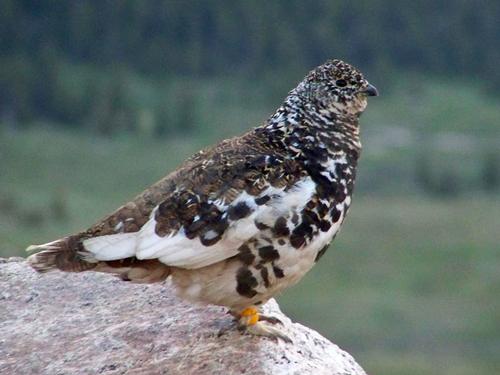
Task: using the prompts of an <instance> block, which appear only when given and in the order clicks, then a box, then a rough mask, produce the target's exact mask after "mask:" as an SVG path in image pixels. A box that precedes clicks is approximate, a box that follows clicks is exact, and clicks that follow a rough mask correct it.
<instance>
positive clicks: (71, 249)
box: [26, 235, 171, 283]
mask: <svg viewBox="0 0 500 375" xmlns="http://www.w3.org/2000/svg"><path fill="white" fill-rule="evenodd" d="M26 251H30V252H31V251H38V252H37V253H35V254H32V255H30V256H29V257H28V259H27V261H28V263H29V264H30V265H31V267H33V268H34V269H35V270H37V271H38V272H47V271H51V270H54V269H59V270H61V271H66V272H83V271H90V270H92V271H97V272H106V273H112V274H114V275H116V276H118V277H120V278H121V279H122V280H124V281H131V282H134V283H155V282H159V281H163V280H165V279H166V278H167V277H168V276H169V275H170V272H171V268H170V267H169V266H167V265H165V264H163V263H161V262H160V261H158V260H157V259H146V260H141V259H137V258H136V257H127V258H124V259H118V260H110V261H99V260H96V259H94V258H92V257H89V256H88V252H87V251H86V250H85V248H84V246H83V238H82V236H81V235H74V236H69V237H64V238H61V239H59V240H55V241H52V242H48V243H45V244H42V245H31V246H29V247H28V248H27V249H26Z"/></svg>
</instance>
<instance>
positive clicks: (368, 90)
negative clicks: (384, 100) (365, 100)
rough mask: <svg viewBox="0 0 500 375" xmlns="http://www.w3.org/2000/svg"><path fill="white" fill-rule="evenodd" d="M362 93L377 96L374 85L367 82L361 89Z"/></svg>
mask: <svg viewBox="0 0 500 375" xmlns="http://www.w3.org/2000/svg"><path fill="white" fill-rule="evenodd" d="M361 93H362V94H365V95H366V96H378V90H377V88H376V87H375V86H373V85H372V84H368V86H366V87H365V88H364V89H363V90H362V91H361Z"/></svg>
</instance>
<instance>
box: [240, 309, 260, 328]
mask: <svg viewBox="0 0 500 375" xmlns="http://www.w3.org/2000/svg"><path fill="white" fill-rule="evenodd" d="M241 318H242V319H241V320H242V321H244V323H245V324H246V325H249V326H252V325H254V324H256V323H257V322H258V321H259V310H257V309H256V308H255V307H247V308H246V309H245V310H243V311H242V312H241Z"/></svg>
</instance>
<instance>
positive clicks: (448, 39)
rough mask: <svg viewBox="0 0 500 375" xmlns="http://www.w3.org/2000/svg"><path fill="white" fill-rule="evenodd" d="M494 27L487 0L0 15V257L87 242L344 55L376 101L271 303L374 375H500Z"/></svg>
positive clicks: (27, 4) (100, 6) (57, 7)
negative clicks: (112, 217) (356, 153)
mask: <svg viewBox="0 0 500 375" xmlns="http://www.w3.org/2000/svg"><path fill="white" fill-rule="evenodd" d="M499 19H500V2H499V1H493V0H478V1H473V2H472V1H451V2H450V1H442V0H438V1H436V0H422V1H417V2H415V1H406V0H404V1H403V0H398V1H396V0H359V1H332V0H316V1H314V2H307V1H300V0H274V1H272V2H244V1H240V2H235V1H229V0H209V1H201V0H190V1H187V2H186V1H176V0H159V1H152V2H138V1H133V0H123V1H119V2H116V1H115V2H113V1H99V0H86V1H78V2H61V1H59V2H57V1H43V0H37V1H32V0H26V1H19V0H3V1H2V2H0V241H1V243H2V246H0V256H8V255H23V250H22V249H24V248H25V247H26V246H27V245H28V244H31V243H41V242H46V241H49V240H52V239H54V238H57V237H60V236H62V235H65V234H68V233H71V232H74V231H77V230H80V229H84V228H86V227H87V226H88V225H89V224H91V223H93V222H94V221H96V220H97V219H98V218H100V217H101V216H103V215H105V214H106V213H108V212H109V211H111V210H113V209H114V208H116V207H117V206H119V205H120V204H122V203H123V202H125V201H127V200H128V199H129V198H131V197H132V196H134V195H135V194H137V193H139V192H140V191H142V190H143V189H144V188H146V187H147V186H149V185H150V184H151V183H152V182H154V181H156V180H157V179H159V178H160V177H162V176H164V175H165V174H166V173H167V172H168V171H170V170H172V169H173V168H175V166H176V165H177V164H178V163H179V162H181V161H182V160H183V159H184V158H185V157H187V156H189V155H190V154H192V153H193V152H195V151H197V150H198V149H199V148H201V147H202V146H205V145H208V144H212V143H214V142H216V141H217V140H218V139H221V138H225V137H228V136H230V135H236V134H241V133H242V132H244V131H245V130H246V129H248V128H250V127H252V126H255V125H257V124H259V123H260V122H262V121H264V120H265V119H266V118H267V116H268V115H269V114H270V113H271V112H272V111H274V109H275V108H276V107H277V105H279V104H280V102H281V100H282V99H283V97H284V96H285V95H286V93H287V91H288V90H290V89H291V88H292V87H293V86H294V84H295V83H296V82H298V81H300V80H301V79H302V77H303V76H304V75H305V74H306V72H307V71H308V70H309V69H311V68H313V67H314V66H316V65H318V64H320V63H322V62H324V61H325V60H326V59H329V58H332V57H336V58H343V59H345V60H347V61H349V62H351V63H353V64H354V65H356V66H358V67H359V68H360V69H361V70H362V71H363V72H364V73H365V74H366V76H367V78H368V79H369V80H370V82H371V83H373V84H374V85H376V86H377V88H378V89H379V91H380V92H381V94H382V96H381V97H379V98H374V100H371V101H370V105H369V108H368V111H367V113H366V114H365V115H364V116H363V118H362V121H361V122H362V138H363V144H364V151H363V157H362V161H361V164H360V171H359V178H358V182H357V188H356V197H355V200H354V204H353V208H352V211H351V214H350V217H349V219H348V222H347V225H346V227H345V228H344V230H343V233H341V235H340V236H339V238H338V239H337V240H336V242H335V245H334V246H333V248H332V249H330V251H329V252H328V253H327V255H326V256H325V257H323V258H322V260H321V262H320V264H319V265H318V266H317V267H316V268H315V269H314V271H313V272H311V273H310V274H309V275H308V276H307V277H306V279H305V280H304V281H303V282H301V283H300V284H299V285H298V286H297V287H295V288H294V289H292V290H290V291H288V292H286V293H285V294H284V295H283V296H281V297H280V301H281V303H282V306H283V308H284V310H286V312H288V313H289V314H291V315H292V316H293V317H294V318H296V319H297V320H299V321H301V322H303V323H304V324H307V325H309V326H312V327H314V328H316V329H318V330H319V331H320V332H322V333H324V334H325V335H327V336H328V337H330V338H332V339H333V340H334V341H335V342H336V343H338V344H339V345H341V346H342V347H344V348H346V349H348V350H349V351H350V352H351V353H352V354H353V355H354V356H355V357H356V358H357V359H358V360H359V361H360V362H361V364H362V365H363V366H364V367H365V368H366V370H367V371H368V372H369V373H372V374H384V375H393V374H394V375H396V374H398V375H399V374H410V375H427V374H429V375H430V374H444V375H448V374H450V375H451V374H453V375H457V374H458V375H462V374H463V375H465V374H493V373H497V372H498V368H499V367H500V361H499V356H498V352H499V351H500V340H499V337H500V320H499V315H498V311H499V310H500V305H499V301H500V300H499V299H498V297H497V296H498V295H499V293H500V278H499V272H498V269H499V267H500V257H499V253H498V246H499V245H498V244H499V243H500V237H499V231H498V223H499V220H498V212H500V207H499V205H500V203H499V202H500V200H499V199H498V198H499V195H500V144H499V142H500V141H499V140H500V133H499V132H500V128H499V124H500V106H499V105H498V99H499V93H500V91H499V88H500V69H498V61H499V60H500V52H499V51H500V50H499V49H498V44H499V40H500V22H498V20H499ZM495 368H496V369H497V370H496V371H495Z"/></svg>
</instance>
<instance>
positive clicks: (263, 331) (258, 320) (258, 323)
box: [238, 307, 292, 343]
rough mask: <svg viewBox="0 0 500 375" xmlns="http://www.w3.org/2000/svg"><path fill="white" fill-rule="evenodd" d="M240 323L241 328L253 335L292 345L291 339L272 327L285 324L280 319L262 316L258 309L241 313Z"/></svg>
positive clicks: (253, 308)
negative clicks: (279, 340)
mask: <svg viewBox="0 0 500 375" xmlns="http://www.w3.org/2000/svg"><path fill="white" fill-rule="evenodd" d="M265 322H267V323H265ZM238 323H239V325H240V327H242V328H243V329H244V330H245V331H246V332H248V333H250V334H252V335H256V336H265V337H270V338H273V339H277V340H278V339H281V340H283V341H285V342H288V343H292V340H291V339H290V337H288V336H287V335H286V334H284V333H283V332H281V331H280V330H279V329H278V328H276V327H273V326H272V325H270V324H277V323H280V324H283V323H282V322H281V321H280V320H279V319H278V318H275V317H271V316H267V315H260V314H259V310H258V309H257V308H256V307H247V308H246V309H244V310H243V311H242V312H241V313H239V319H238Z"/></svg>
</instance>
